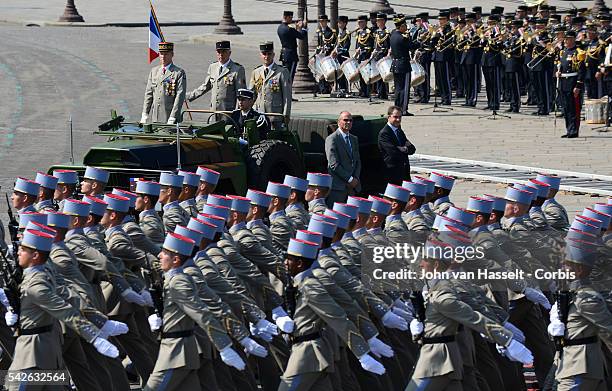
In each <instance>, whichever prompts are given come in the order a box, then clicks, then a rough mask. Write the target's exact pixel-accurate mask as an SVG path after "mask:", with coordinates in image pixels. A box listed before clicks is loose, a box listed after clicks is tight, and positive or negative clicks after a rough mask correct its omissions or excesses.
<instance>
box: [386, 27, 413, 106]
mask: <svg viewBox="0 0 612 391" xmlns="http://www.w3.org/2000/svg"><path fill="white" fill-rule="evenodd" d="M393 23H395V28H396V29H395V30H394V31H393V33H391V38H390V41H391V56H392V57H393V66H392V67H393V84H394V86H395V105H396V106H398V107H400V108H401V109H402V115H405V116H412V115H414V114H411V113H409V112H408V101H409V99H410V73H411V71H412V68H411V66H410V51H411V50H414V49H416V48H417V47H418V44H417V43H416V42H413V41H412V39H410V35H409V34H407V31H408V26H407V24H406V18H405V17H401V18H396V19H394V20H393Z"/></svg>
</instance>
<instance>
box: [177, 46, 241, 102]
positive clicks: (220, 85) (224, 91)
mask: <svg viewBox="0 0 612 391" xmlns="http://www.w3.org/2000/svg"><path fill="white" fill-rule="evenodd" d="M215 47H216V48H217V60H218V61H217V62H214V63H212V64H210V65H209V66H208V74H207V75H206V79H205V80H204V83H202V85H200V86H199V87H198V88H196V89H195V90H193V91H191V92H190V93H188V94H187V99H188V100H189V101H190V102H191V101H193V100H196V99H198V98H199V97H201V96H202V95H204V94H205V93H207V92H208V91H211V97H210V108H211V109H212V110H219V111H233V110H234V109H235V108H236V99H237V98H238V90H239V89H241V88H246V76H245V73H244V67H243V66H242V65H240V64H238V63H237V62H234V61H232V60H231V59H230V56H231V54H232V50H231V46H230V41H219V42H217V43H216V45H215Z"/></svg>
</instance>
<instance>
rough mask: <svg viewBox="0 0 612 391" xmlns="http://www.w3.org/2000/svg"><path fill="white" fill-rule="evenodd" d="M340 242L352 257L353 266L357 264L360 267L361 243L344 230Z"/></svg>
mask: <svg viewBox="0 0 612 391" xmlns="http://www.w3.org/2000/svg"><path fill="white" fill-rule="evenodd" d="M340 242H341V243H342V245H343V246H344V248H346V249H347V250H348V252H349V254H351V257H352V258H353V263H354V264H355V266H357V267H358V268H361V256H362V254H363V248H362V247H361V244H359V241H358V240H357V239H355V237H354V236H353V233H352V232H345V233H344V235H343V236H342V239H341V240H340ZM351 273H352V272H351ZM360 275H361V273H360ZM356 277H357V278H360V277H359V276H356Z"/></svg>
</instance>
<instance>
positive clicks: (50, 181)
mask: <svg viewBox="0 0 612 391" xmlns="http://www.w3.org/2000/svg"><path fill="white" fill-rule="evenodd" d="M34 181H35V182H36V183H38V184H39V185H41V186H42V187H44V188H46V189H51V190H55V188H56V187H57V178H56V177H54V176H51V175H47V174H44V173H42V172H37V173H36V179H34Z"/></svg>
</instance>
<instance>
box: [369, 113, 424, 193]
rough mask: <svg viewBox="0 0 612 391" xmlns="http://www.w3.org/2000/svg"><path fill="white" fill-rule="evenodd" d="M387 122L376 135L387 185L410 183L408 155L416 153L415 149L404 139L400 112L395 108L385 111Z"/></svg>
mask: <svg viewBox="0 0 612 391" xmlns="http://www.w3.org/2000/svg"><path fill="white" fill-rule="evenodd" d="M387 119H388V122H387V124H386V125H385V127H384V128H382V130H381V131H380V133H378V149H379V150H380V154H381V156H382V159H383V162H384V172H385V177H386V181H387V183H393V184H396V185H399V186H401V185H402V181H405V180H407V181H410V180H411V179H410V160H409V158H408V155H412V154H414V153H415V152H416V147H415V146H414V145H412V143H411V142H410V141H408V139H407V138H406V135H405V134H404V131H403V130H402V128H401V126H402V110H401V109H400V108H399V107H397V106H391V107H389V110H387Z"/></svg>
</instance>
